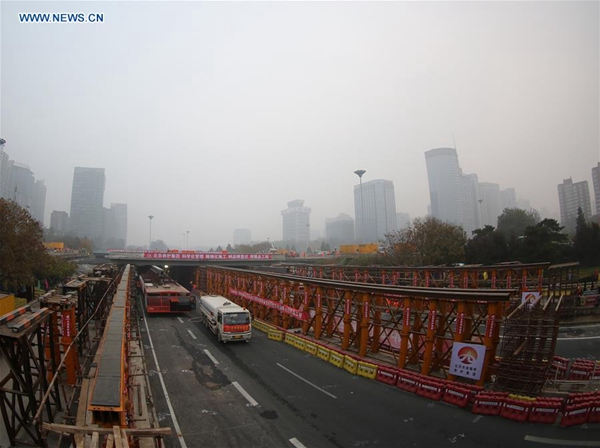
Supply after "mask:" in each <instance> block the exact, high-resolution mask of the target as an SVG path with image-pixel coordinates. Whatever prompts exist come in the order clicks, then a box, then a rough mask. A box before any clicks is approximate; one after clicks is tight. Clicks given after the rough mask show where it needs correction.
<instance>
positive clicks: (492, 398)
mask: <svg viewBox="0 0 600 448" xmlns="http://www.w3.org/2000/svg"><path fill="white" fill-rule="evenodd" d="M507 396H508V394H507V393H506V392H482V393H480V394H477V396H476V397H475V402H474V403H473V407H472V408H471V412H473V413H474V414H482V415H498V414H500V407H501V406H502V403H504V399H505V398H506V397H507Z"/></svg>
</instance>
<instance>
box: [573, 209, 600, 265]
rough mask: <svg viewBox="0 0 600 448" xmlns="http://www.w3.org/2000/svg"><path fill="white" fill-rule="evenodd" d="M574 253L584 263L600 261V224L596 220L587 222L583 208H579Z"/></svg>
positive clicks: (594, 263)
mask: <svg viewBox="0 0 600 448" xmlns="http://www.w3.org/2000/svg"><path fill="white" fill-rule="evenodd" d="M573 254H574V256H575V257H576V258H577V260H578V261H579V262H580V263H581V264H583V265H586V266H592V265H596V264H597V263H600V226H598V223H595V222H592V223H587V222H586V221H585V216H584V214H583V211H582V210H581V208H578V209H577V221H576V226H575V236H574V238H573Z"/></svg>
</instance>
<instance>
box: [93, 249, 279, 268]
mask: <svg viewBox="0 0 600 448" xmlns="http://www.w3.org/2000/svg"><path fill="white" fill-rule="evenodd" d="M105 258H106V259H107V260H109V261H110V262H112V263H115V264H117V265H126V264H132V265H135V266H146V265H151V264H158V265H164V264H167V265H169V266H188V267H194V266H202V265H217V266H231V267H234V266H235V267H247V266H264V265H271V264H275V263H281V262H283V261H285V255H281V254H238V253H228V252H225V251H223V252H200V251H187V250H186V251H177V250H174V251H157V250H151V251H110V252H107V253H106V254H105Z"/></svg>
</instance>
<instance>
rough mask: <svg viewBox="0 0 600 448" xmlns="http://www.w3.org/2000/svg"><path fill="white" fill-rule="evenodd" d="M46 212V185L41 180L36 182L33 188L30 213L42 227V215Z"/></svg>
mask: <svg viewBox="0 0 600 448" xmlns="http://www.w3.org/2000/svg"><path fill="white" fill-rule="evenodd" d="M45 212H46V184H45V183H44V181H43V180H36V181H35V185H34V186H33V205H32V213H31V216H33V217H34V218H35V219H37V220H38V221H39V222H40V223H41V224H42V225H44V213H45Z"/></svg>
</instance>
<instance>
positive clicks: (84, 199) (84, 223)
mask: <svg viewBox="0 0 600 448" xmlns="http://www.w3.org/2000/svg"><path fill="white" fill-rule="evenodd" d="M105 183H106V180H105V177H104V168H85V167H75V171H74V173H73V188H72V190H71V212H70V218H69V225H70V229H71V232H72V233H73V234H74V235H75V236H79V237H88V238H91V239H97V240H98V239H102V236H103V235H102V234H103V229H102V228H103V223H104V219H103V217H104V216H103V214H104V213H103V203H104V187H105Z"/></svg>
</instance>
